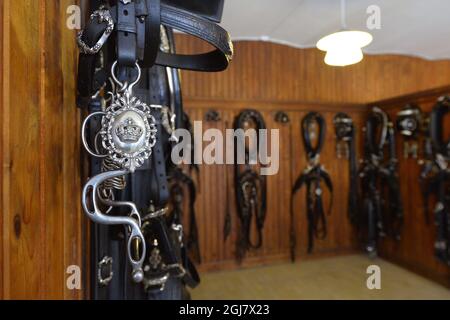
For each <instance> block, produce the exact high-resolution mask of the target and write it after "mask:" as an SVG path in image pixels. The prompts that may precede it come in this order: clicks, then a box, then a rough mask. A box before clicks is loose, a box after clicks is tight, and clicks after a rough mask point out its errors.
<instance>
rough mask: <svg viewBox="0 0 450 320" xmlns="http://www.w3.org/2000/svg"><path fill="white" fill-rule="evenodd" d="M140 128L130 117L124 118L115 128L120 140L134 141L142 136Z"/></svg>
mask: <svg viewBox="0 0 450 320" xmlns="http://www.w3.org/2000/svg"><path fill="white" fill-rule="evenodd" d="M142 132H143V130H142V128H141V127H140V126H138V125H137V124H136V122H134V120H133V119H132V118H126V119H125V120H124V121H123V122H122V123H121V124H120V126H118V127H117V129H116V135H117V137H118V138H119V139H120V141H122V142H128V143H130V142H131V143H135V142H138V141H139V139H140V137H141V136H142Z"/></svg>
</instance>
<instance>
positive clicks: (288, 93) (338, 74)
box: [177, 35, 450, 103]
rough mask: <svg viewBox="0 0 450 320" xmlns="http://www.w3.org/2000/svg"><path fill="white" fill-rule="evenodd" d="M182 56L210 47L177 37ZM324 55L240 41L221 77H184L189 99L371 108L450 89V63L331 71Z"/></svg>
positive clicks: (367, 62)
mask: <svg viewBox="0 0 450 320" xmlns="http://www.w3.org/2000/svg"><path fill="white" fill-rule="evenodd" d="M177 40H178V49H179V50H181V51H182V52H199V51H205V50H206V49H207V45H204V44H203V43H201V42H199V41H195V40H193V39H192V38H190V37H187V36H183V35H178V36H177ZM323 58H324V53H323V52H320V51H319V50H317V49H305V50H300V49H296V48H291V47H287V46H283V45H279V44H273V43H268V42H245V41H243V42H236V43H235V57H234V60H233V61H232V63H231V66H230V68H229V69H228V70H227V71H225V72H222V73H216V74H205V73H196V72H184V73H183V80H184V82H183V89H184V96H185V98H187V99H190V98H194V99H217V100H240V101H262V102H264V101H265V102H268V101H275V102H276V101H283V102H287V101H293V102H314V103H369V102H372V101H377V100H382V99H387V98H391V97H396V96H400V95H404V94H409V93H413V92H417V91H423V90H427V89H431V88H436V87H440V86H444V85H448V84H450V80H449V79H450V61H448V60H445V61H426V60H423V59H419V58H413V57H408V56H399V55H376V56H370V55H366V56H365V58H364V60H363V61H362V62H361V63H359V64H356V65H353V66H348V67H345V68H337V67H330V66H327V65H326V64H325V63H324V62H323Z"/></svg>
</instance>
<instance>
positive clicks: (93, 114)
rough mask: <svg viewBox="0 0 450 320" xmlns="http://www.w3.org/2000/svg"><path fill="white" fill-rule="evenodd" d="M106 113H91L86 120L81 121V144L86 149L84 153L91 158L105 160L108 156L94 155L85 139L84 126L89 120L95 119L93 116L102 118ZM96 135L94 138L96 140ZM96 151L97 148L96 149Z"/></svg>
mask: <svg viewBox="0 0 450 320" xmlns="http://www.w3.org/2000/svg"><path fill="white" fill-rule="evenodd" d="M105 114H106V113H105V112H102V111H99V112H93V113H91V114H90V115H89V116H87V117H86V119H84V121H83V125H82V126H81V141H82V142H83V146H84V149H86V151H87V152H88V153H89V154H90V155H91V156H93V157H95V158H106V157H107V156H108V154H98V153H95V152H94V151H93V150H92V149H91V147H90V146H89V144H88V142H87V139H86V126H87V124H88V122H89V120H91V118H93V117H95V116H100V115H101V116H104V115H105ZM97 136H98V134H97V135H96V136H95V138H96V139H97ZM96 149H97V147H96Z"/></svg>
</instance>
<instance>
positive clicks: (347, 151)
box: [333, 113, 359, 224]
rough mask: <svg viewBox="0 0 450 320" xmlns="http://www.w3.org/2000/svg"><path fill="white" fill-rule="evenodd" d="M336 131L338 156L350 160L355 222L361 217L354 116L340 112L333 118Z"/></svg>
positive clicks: (350, 211)
mask: <svg viewBox="0 0 450 320" xmlns="http://www.w3.org/2000/svg"><path fill="white" fill-rule="evenodd" d="M333 123H334V129H335V133H336V140H337V143H336V154H337V157H338V158H339V159H340V158H346V159H348V160H349V175H350V176H349V179H350V180H349V181H350V183H349V191H348V216H349V219H350V221H351V222H352V223H353V224H357V220H358V218H359V215H358V212H359V187H358V185H359V176H358V163H357V159H356V138H355V134H356V132H355V131H356V130H355V126H354V123H353V120H352V118H350V116H349V115H347V114H345V113H338V114H336V116H335V117H334V120H333Z"/></svg>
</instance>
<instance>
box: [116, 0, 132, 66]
mask: <svg viewBox="0 0 450 320" xmlns="http://www.w3.org/2000/svg"><path fill="white" fill-rule="evenodd" d="M116 9H117V22H116V30H117V63H118V65H119V67H134V64H135V63H136V60H137V27H136V9H135V6H134V2H133V1H131V2H129V3H124V2H122V1H118V2H117V8H116Z"/></svg>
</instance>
